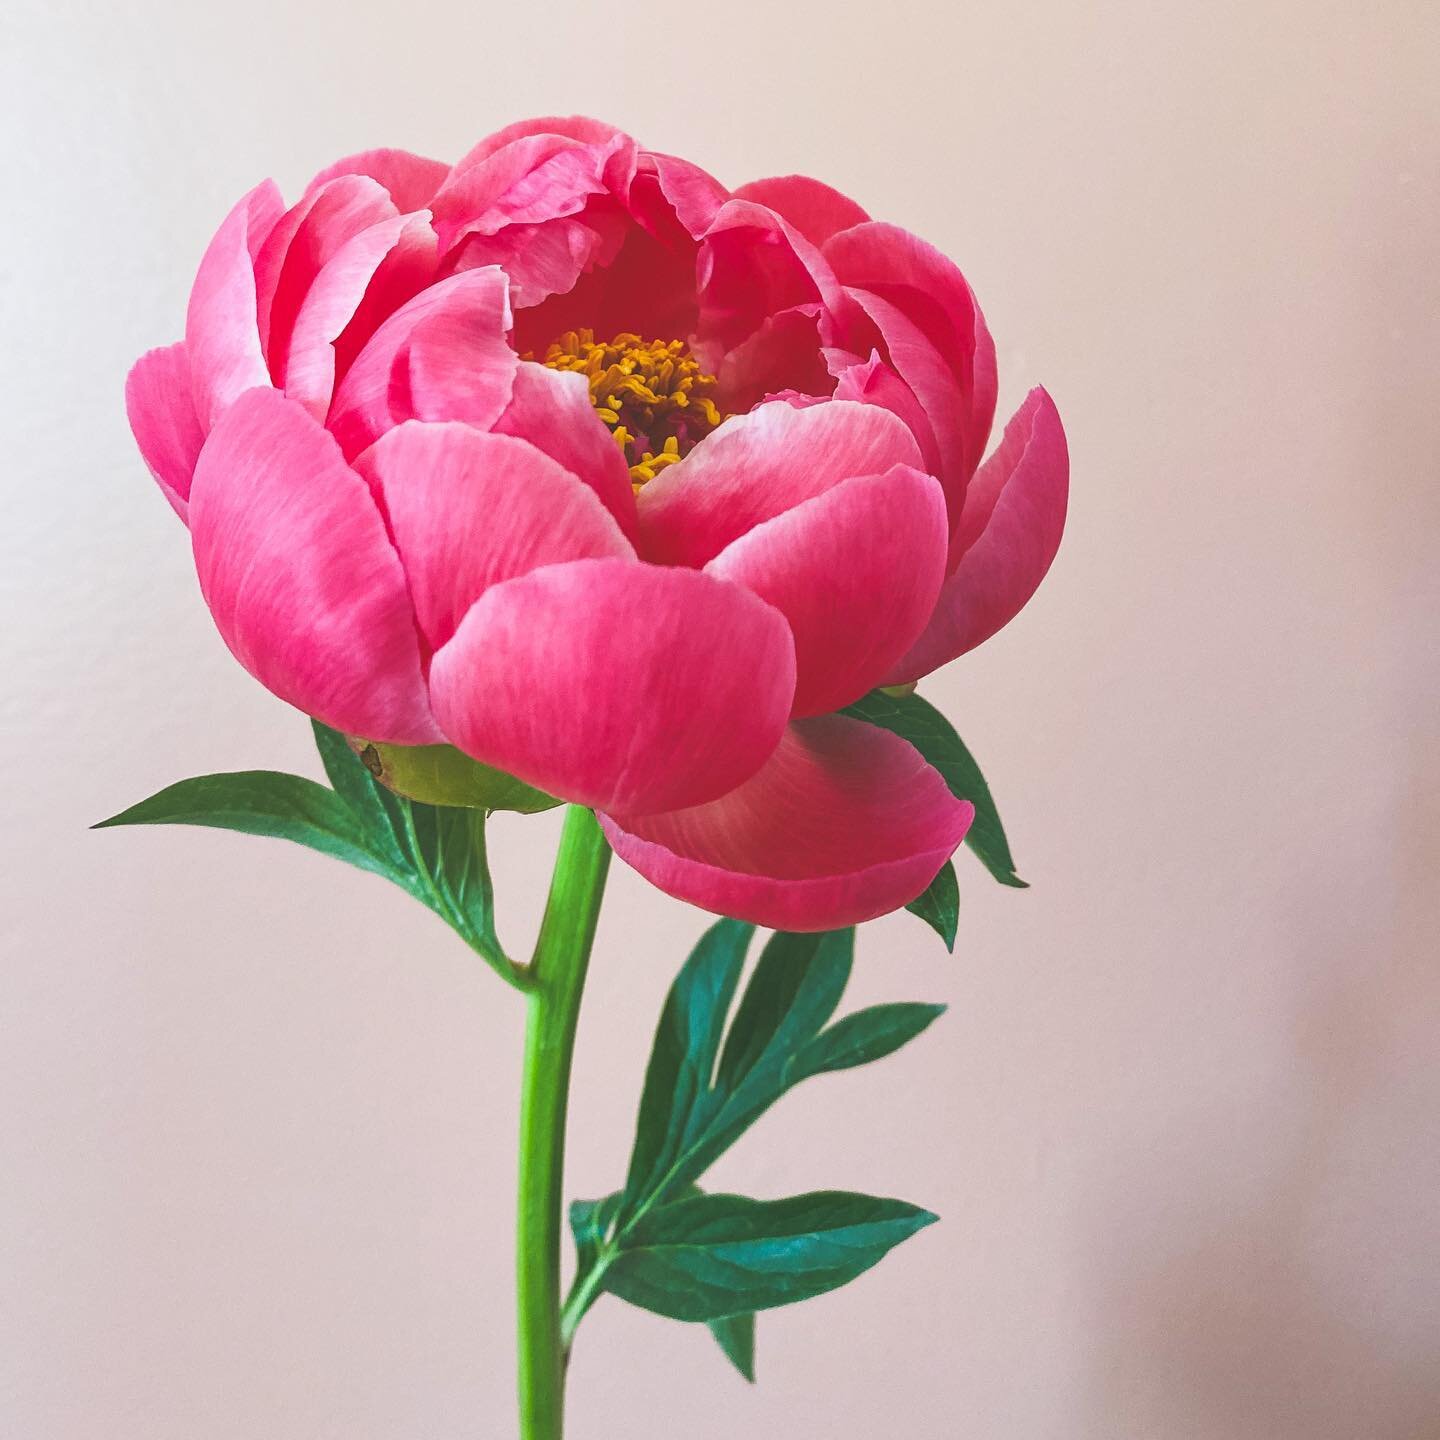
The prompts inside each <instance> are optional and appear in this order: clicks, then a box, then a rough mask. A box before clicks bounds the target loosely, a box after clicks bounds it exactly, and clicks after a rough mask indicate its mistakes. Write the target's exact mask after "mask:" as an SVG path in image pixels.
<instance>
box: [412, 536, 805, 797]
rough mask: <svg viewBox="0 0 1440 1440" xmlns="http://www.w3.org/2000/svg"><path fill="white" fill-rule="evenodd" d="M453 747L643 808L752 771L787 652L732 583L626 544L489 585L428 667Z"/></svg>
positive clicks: (703, 792) (781, 687) (782, 630)
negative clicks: (617, 555)
mask: <svg viewBox="0 0 1440 1440" xmlns="http://www.w3.org/2000/svg"><path fill="white" fill-rule="evenodd" d="M430 688H431V697H432V703H433V704H434V706H435V713H436V716H437V718H438V719H439V721H440V724H441V725H442V727H443V728H444V730H445V733H446V734H447V735H448V736H449V737H450V739H451V740H452V741H453V742H454V743H455V744H456V745H458V746H459V747H460V748H461V749H462V750H465V751H467V752H468V753H469V754H471V755H473V756H475V758H476V759H478V760H483V761H484V762H485V763H486V764H489V765H495V766H498V767H499V768H500V769H502V770H507V771H509V772H510V773H511V774H512V775H518V776H519V777H520V778H521V779H522V780H526V781H528V782H529V783H530V784H532V785H536V786H538V787H539V788H541V789H542V790H545V791H548V792H549V793H550V794H552V795H560V796H563V797H565V798H566V799H568V800H573V801H576V802H578V803H580V804H584V805H595V806H602V807H606V808H617V809H621V810H623V811H624V812H626V813H641V814H644V813H649V812H652V811H657V810H668V809H672V808H674V807H676V806H679V805H693V804H698V803H700V801H701V800H702V799H704V800H710V799H714V798H715V797H716V796H717V795H723V794H724V793H725V792H726V791H727V790H729V789H732V788H733V787H734V786H736V785H738V784H739V783H740V782H741V781H742V780H744V779H746V778H747V777H748V776H750V775H752V774H754V772H755V771H756V770H757V769H758V768H759V767H760V766H761V765H762V764H763V763H764V762H765V759H766V757H767V756H768V755H769V754H770V753H771V751H772V750H774V748H775V746H776V744H777V742H778V741H779V739H780V736H781V734H782V733H783V731H784V728H785V717H786V715H788V713H789V710H790V698H791V696H792V695H793V693H794V688H795V655H794V647H793V643H792V641H791V639H790V630H789V627H788V626H787V625H786V624H785V621H784V619H783V618H782V617H781V615H780V614H779V613H778V612H777V611H775V610H773V609H771V608H770V606H768V605H766V604H765V603H764V602H763V601H761V600H759V599H757V598H756V597H755V596H754V595H752V594H750V592H749V591H747V590H743V589H741V588H740V587H739V586H738V585H730V584H727V583H726V582H725V581H723V580H717V579H715V578H714V577H713V576H710V575H702V574H700V573H698V572H696V571H693V570H672V569H664V568H661V567H658V566H652V565H642V564H639V563H637V562H635V561H630V560H577V561H573V562H571V563H570V564H567V565H550V566H547V567H546V568H544V569H541V570H536V571H533V572H532V573H531V574H529V575H526V576H523V577H522V578H520V579H518V580H510V581H507V582H506V583H504V584H502V585H495V586H492V587H491V588H490V589H489V590H487V591H486V592H485V594H484V595H482V596H481V597H480V599H479V600H477V601H476V602H475V604H474V605H473V606H472V607H471V609H470V611H469V613H468V614H467V615H466V617H465V619H464V620H463V621H462V622H461V625H460V628H459V629H458V630H457V631H456V632H455V638H454V639H453V640H451V641H450V643H449V644H448V645H446V646H445V647H444V648H443V649H442V650H440V651H438V652H437V654H436V655H435V658H434V660H433V662H432V663H431V669H430Z"/></svg>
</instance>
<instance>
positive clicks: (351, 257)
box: [283, 214, 435, 421]
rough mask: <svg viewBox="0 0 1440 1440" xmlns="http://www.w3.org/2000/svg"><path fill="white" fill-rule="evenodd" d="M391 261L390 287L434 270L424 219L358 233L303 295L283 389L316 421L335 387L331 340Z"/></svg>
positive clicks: (431, 238) (404, 218) (408, 218)
mask: <svg viewBox="0 0 1440 1440" xmlns="http://www.w3.org/2000/svg"><path fill="white" fill-rule="evenodd" d="M392 260H393V261H394V262H395V263H394V264H393V265H392V266H391V269H390V271H389V272H388V277H387V284H388V285H390V286H395V285H399V286H400V287H402V288H408V286H409V285H410V284H411V283H414V282H415V281H416V280H417V279H418V277H419V275H420V274H423V273H428V272H431V271H433V269H434V264H435V232H434V231H433V230H432V229H431V228H430V222H429V220H428V219H427V218H426V216H425V215H423V214H420V215H397V216H395V217H394V218H393V219H390V220H382V221H381V222H380V223H379V224H378V225H371V226H370V227H369V228H368V229H365V230H362V231H361V232H360V233H359V234H358V235H356V236H354V237H353V238H352V239H351V240H349V241H348V242H347V243H346V244H344V245H342V246H341V247H340V249H339V250H338V251H336V253H335V254H334V256H332V257H331V259H330V260H329V261H328V262H327V263H326V264H325V266H324V268H323V269H321V270H320V271H319V273H318V274H317V275H316V276H315V277H314V283H313V284H312V285H311V286H310V288H309V291H308V292H307V293H306V295H305V299H304V301H303V303H302V304H301V306H300V311H299V313H298V314H297V315H296V317H295V320H294V331H293V334H292V336H291V340H290V346H289V355H288V359H287V363H286V366H285V382H284V386H283V388H284V390H285V393H286V394H287V395H289V396H290V397H291V399H294V400H298V401H299V402H300V403H301V404H302V405H303V406H304V407H305V408H306V409H307V410H308V411H309V412H310V413H311V414H312V415H313V416H314V417H315V418H316V419H317V420H322V421H323V420H324V419H325V415H326V413H327V412H328V411H329V409H330V401H331V398H332V396H333V393H334V389H335V368H336V364H337V356H336V349H335V342H336V341H337V340H338V339H339V338H340V336H341V335H342V334H343V333H344V332H345V331H346V329H347V328H348V327H349V326H350V324H351V322H352V321H353V320H354V319H355V318H356V312H357V311H358V309H359V307H360V305H361V302H362V301H364V300H365V298H366V296H367V295H368V293H369V291H370V288H371V283H372V281H374V280H375V278H376V276H377V275H378V273H379V271H380V268H381V266H382V265H385V264H386V262H387V261H392ZM413 293H414V292H413V291H412V292H411V294H413ZM406 298H407V299H408V298H410V297H409V296H406Z"/></svg>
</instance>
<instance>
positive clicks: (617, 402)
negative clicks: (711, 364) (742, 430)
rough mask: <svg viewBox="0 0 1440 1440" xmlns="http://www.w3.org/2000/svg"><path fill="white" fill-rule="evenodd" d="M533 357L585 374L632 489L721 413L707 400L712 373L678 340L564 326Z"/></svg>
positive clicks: (687, 449) (710, 395)
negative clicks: (605, 334) (601, 335)
mask: <svg viewBox="0 0 1440 1440" xmlns="http://www.w3.org/2000/svg"><path fill="white" fill-rule="evenodd" d="M524 358H525V359H527V360H533V359H534V358H535V357H534V356H533V355H526V356H525V357H524ZM538 363H539V364H541V365H545V366H547V367H548V368H549V369H551V370H569V371H572V372H574V373H575V374H578V375H584V376H585V378H586V380H587V381H588V383H589V386H590V403H591V404H592V405H594V407H595V413H596V414H597V415H598V416H599V417H600V418H601V419H602V420H603V421H604V422H605V423H606V424H607V425H608V426H609V427H610V429H611V431H612V432H613V434H614V436H615V442H616V444H618V445H619V446H620V450H621V453H622V454H623V455H624V456H625V460H626V463H627V464H628V465H629V466H630V480H631V483H632V484H633V485H634V487H635V489H636V490H637V491H638V490H639V489H640V487H641V486H642V485H644V484H645V483H646V481H648V480H653V479H654V478H655V477H656V476H657V475H658V474H659V473H660V472H661V471H662V470H663V469H665V467H666V466H667V465H673V464H675V462H676V461H677V460H679V459H681V458H682V457H683V456H685V455H687V454H689V452H690V450H691V449H692V448H693V447H694V445H695V444H696V442H697V441H699V440H702V439H703V438H704V437H705V436H706V435H708V434H709V433H710V432H711V431H712V430H713V429H714V428H715V427H716V426H717V425H719V424H720V422H721V421H722V420H724V419H725V418H726V417H725V416H724V415H722V414H721V413H720V411H719V410H718V409H717V408H716V405H715V401H714V399H713V396H714V392H715V383H716V382H715V377H714V376H713V375H707V374H706V373H705V372H704V371H703V370H701V368H700V362H699V361H698V360H696V359H695V357H694V356H693V355H692V354H691V353H690V348H689V346H687V345H686V344H685V342H684V341H683V340H649V341H645V340H642V339H641V338H640V337H639V336H638V335H632V334H630V333H629V332H628V331H622V332H621V333H620V334H619V335H615V336H612V337H611V338H610V339H609V340H599V341H597V340H596V339H595V333H594V331H592V330H567V331H566V332H565V333H564V334H563V335H562V336H561V337H560V338H559V339H558V340H556V341H555V342H554V343H553V344H552V345H551V346H550V347H549V349H547V350H546V351H545V354H544V355H543V356H542V357H541V358H540V360H539V361H538Z"/></svg>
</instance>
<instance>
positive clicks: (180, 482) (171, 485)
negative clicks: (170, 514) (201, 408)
mask: <svg viewBox="0 0 1440 1440" xmlns="http://www.w3.org/2000/svg"><path fill="white" fill-rule="evenodd" d="M125 413H126V415H127V416H128V417H129V420H130V429H131V431H132V432H133V433H134V435H135V443H136V444H137V445H138V446H139V447H140V454H141V456H142V457H143V458H144V460H145V464H146V465H147V466H149V468H150V473H151V474H152V475H153V476H154V477H155V479H156V482H157V483H158V484H159V486H160V489H161V490H162V491H163V492H164V495H165V498H166V499H167V500H168V501H169V502H170V504H171V506H172V507H173V508H174V511H175V513H176V514H177V515H178V516H179V517H180V518H181V519H182V520H184V519H185V518H186V511H187V508H188V506H187V501H188V500H189V498H190V477H191V476H192V475H193V474H194V473H195V461H196V459H197V458H198V457H199V455H200V447H201V446H202V445H203V444H204V443H205V432H204V431H203V430H202V429H201V428H200V420H199V417H198V416H197V415H196V414H195V400H194V396H193V395H192V393H191V387H190V362H189V360H188V359H187V358H186V355H185V342H184V341H183V340H181V341H179V342H178V343H176V344H174V345H166V346H164V347H163V348H161V349H159V350H151V351H149V352H148V353H147V354H144V355H142V356H141V357H140V358H139V359H138V360H137V361H136V362H135V364H134V367H133V368H132V369H131V371H130V374H129V375H128V376H126V378H125Z"/></svg>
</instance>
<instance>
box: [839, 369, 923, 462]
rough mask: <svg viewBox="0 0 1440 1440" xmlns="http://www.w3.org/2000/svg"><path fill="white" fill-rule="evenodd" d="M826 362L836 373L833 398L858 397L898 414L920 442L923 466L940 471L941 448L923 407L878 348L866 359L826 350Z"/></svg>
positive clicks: (866, 402) (848, 398) (860, 399)
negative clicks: (881, 356)
mask: <svg viewBox="0 0 1440 1440" xmlns="http://www.w3.org/2000/svg"><path fill="white" fill-rule="evenodd" d="M825 359H826V363H827V365H828V366H829V368H830V371H831V373H832V374H833V375H835V376H836V377H837V378H836V381H835V390H834V398H835V399H836V400H857V401H859V402H860V403H861V404H862V405H882V406H884V408H885V409H887V410H889V411H892V412H893V413H894V414H896V415H898V416H899V417H900V418H901V419H902V420H903V421H904V422H905V423H906V425H908V426H909V427H910V433H911V434H912V435H914V437H915V439H916V440H917V441H918V442H919V444H920V453H921V454H922V455H924V457H925V468H926V469H927V470H929V471H930V473H931V474H932V475H936V474H939V471H940V447H939V445H938V444H937V443H936V441H935V430H934V427H933V426H932V425H931V424H930V417H929V416H928V415H926V413H925V408H924V406H922V405H921V404H920V402H919V400H917V399H916V398H915V392H914V391H913V390H912V389H911V388H910V387H909V386H908V385H907V384H906V383H905V382H904V381H903V380H902V379H901V378H900V377H899V376H898V375H897V374H896V373H895V372H894V371H893V370H892V369H891V368H890V367H889V365H887V364H886V363H885V362H884V361H883V360H882V359H881V358H880V355H879V352H878V351H875V350H872V351H871V352H870V358H869V359H868V360H861V359H860V357H859V356H858V355H852V354H850V353H849V352H847V351H843V350H827V351H826V352H825Z"/></svg>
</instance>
